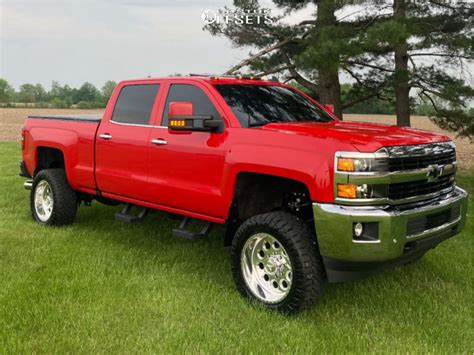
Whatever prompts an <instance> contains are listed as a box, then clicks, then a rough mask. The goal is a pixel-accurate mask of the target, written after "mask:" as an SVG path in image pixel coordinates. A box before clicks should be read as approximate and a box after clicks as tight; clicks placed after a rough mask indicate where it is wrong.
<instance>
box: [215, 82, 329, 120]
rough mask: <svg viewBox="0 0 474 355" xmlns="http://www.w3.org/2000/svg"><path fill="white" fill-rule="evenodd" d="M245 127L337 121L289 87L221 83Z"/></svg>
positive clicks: (233, 110)
mask: <svg viewBox="0 0 474 355" xmlns="http://www.w3.org/2000/svg"><path fill="white" fill-rule="evenodd" d="M214 87H215V88H216V89H217V91H218V92H219V93H220V94H221V95H222V97H223V98H224V100H225V101H226V102H227V104H228V105H229V107H230V108H231V109H232V112H233V113H234V115H235V116H236V117H237V119H238V120H239V122H240V124H241V126H242V127H256V126H262V125H265V124H268V123H275V122H328V121H332V120H333V118H332V117H331V116H330V115H329V114H328V113H326V112H325V111H324V110H322V109H321V108H319V107H318V106H317V105H316V104H314V103H313V102H312V101H311V100H309V99H308V98H306V97H305V96H303V95H301V94H299V93H298V92H297V91H295V90H292V89H290V88H288V87H285V86H277V85H252V84H217V85H214Z"/></svg>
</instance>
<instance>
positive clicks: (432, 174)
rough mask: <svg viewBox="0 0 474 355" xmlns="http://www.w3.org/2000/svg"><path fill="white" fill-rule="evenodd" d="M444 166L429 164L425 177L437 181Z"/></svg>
mask: <svg viewBox="0 0 474 355" xmlns="http://www.w3.org/2000/svg"><path fill="white" fill-rule="evenodd" d="M443 170H444V166H440V165H429V166H428V172H427V173H426V177H427V178H428V182H433V181H437V180H438V178H439V177H440V176H441V175H443Z"/></svg>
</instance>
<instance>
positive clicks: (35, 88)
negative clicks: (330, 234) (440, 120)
mask: <svg viewBox="0 0 474 355" xmlns="http://www.w3.org/2000/svg"><path fill="white" fill-rule="evenodd" d="M174 75H179V74H174ZM116 86H117V83H116V82H115V81H112V80H109V81H107V82H106V83H105V84H104V85H103V86H102V88H100V89H97V88H96V87H95V86H94V85H93V84H91V83H88V82H86V83H84V84H82V85H81V86H80V87H79V88H71V87H70V86H69V85H64V86H61V85H60V84H59V82H57V81H53V83H52V85H51V89H50V90H49V91H47V90H45V88H44V87H43V86H42V85H41V84H23V85H21V86H20V88H19V90H14V89H13V87H12V86H11V85H10V84H9V83H8V81H6V80H5V79H1V78H0V104H1V106H3V107H14V106H18V105H17V103H20V104H34V105H35V107H51V108H80V109H95V108H105V106H106V105H107V102H108V100H109V98H110V96H111V95H112V92H113V90H114V88H115V87H116ZM295 86H299V88H300V89H302V90H305V88H304V87H302V86H300V85H298V83H295ZM353 90H354V88H353V85H352V84H349V83H345V84H341V97H342V100H343V101H345V100H346V98H347V97H348V96H350V95H352V91H353ZM413 106H414V113H416V114H420V115H426V116H427V115H433V114H434V111H433V110H431V108H430V107H429V105H426V103H424V102H414V103H413ZM344 112H345V113H358V114H386V115H393V114H394V113H395V106H394V105H393V103H391V102H387V101H381V100H377V99H376V98H371V99H368V100H366V101H365V102H360V103H358V104H355V105H352V106H351V107H349V108H347V109H345V110H344Z"/></svg>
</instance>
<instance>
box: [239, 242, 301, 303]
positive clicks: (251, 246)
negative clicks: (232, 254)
mask: <svg viewBox="0 0 474 355" xmlns="http://www.w3.org/2000/svg"><path fill="white" fill-rule="evenodd" d="M240 263H241V267H242V275H243V276H244V280H245V283H246V284H247V287H248V288H249V289H250V291H251V292H252V294H253V295H254V296H255V297H256V298H258V299H259V300H261V301H264V302H266V303H278V302H281V301H282V300H283V299H284V298H285V297H286V296H287V295H288V293H289V292H290V289H291V283H292V280H293V272H292V268H291V262H290V258H289V257H288V254H287V252H286V250H285V248H283V246H282V245H281V244H280V242H279V241H278V240H277V239H275V238H274V237H273V236H271V235H270V234H267V233H258V234H254V235H252V236H251V237H250V238H249V239H248V240H247V241H246V243H245V245H244V247H243V249H242V253H241V258H240Z"/></svg>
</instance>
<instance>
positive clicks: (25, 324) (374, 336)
mask: <svg viewBox="0 0 474 355" xmlns="http://www.w3.org/2000/svg"><path fill="white" fill-rule="evenodd" d="M19 159H20V151H19V144H18V143H0V168H1V169H0V352H5V353H18V352H27V353H31V352H36V353H44V352H48V353H50V352H56V353H65V352H72V353H77V352H80V353H89V352H94V353H96V352H107V353H111V352H120V353H128V352H147V353H149V352H165V351H166V352H184V351H192V352H225V353H227V352H233V353H235V352H239V353H240V352H256V353H269V352H271V353H275V352H291V353H294V352H296V353H306V352H313V353H321V352H331V353H339V352H367V351H371V352H396V353H408V352H410V353H421V352H423V353H425V352H431V353H434V352H436V353H439V352H441V353H462V352H464V353H471V354H472V352H473V350H474V344H473V338H474V336H473V322H472V315H473V313H472V310H473V292H472V291H473V288H472V285H473V283H472V282H473V266H472V238H473V230H474V223H473V222H474V221H473V219H472V216H471V217H470V219H469V221H468V224H467V227H466V229H465V231H464V232H463V233H462V234H460V235H458V236H456V237H455V238H454V239H451V240H449V241H447V242H445V243H443V244H442V245H441V246H439V247H438V248H437V249H435V250H433V251H431V252H429V253H428V254H427V255H426V256H425V257H424V258H423V259H422V260H421V261H419V262H416V263H414V264H411V265H408V266H405V267H401V268H397V269H392V270H388V271H386V272H384V273H382V274H380V275H377V276H375V277H372V278H370V279H365V280H361V281H357V282H352V283H346V284H332V285H328V286H327V287H326V289H325V293H324V297H323V298H322V300H321V301H320V302H319V303H318V304H317V305H316V306H315V307H314V308H312V309H311V310H309V311H307V312H305V313H303V314H300V315H298V316H296V317H285V316H282V315H279V314H276V313H271V312H268V311H265V310H264V309H262V308H260V307H258V306H256V305H251V304H249V303H247V302H246V301H245V300H243V299H242V298H241V297H240V296H239V295H238V293H237V292H236V291H235V289H234V285H233V281H232V277H231V274H230V265H229V255H228V250H227V249H225V248H224V247H223V243H222V233H223V231H222V229H215V231H214V232H213V233H212V235H211V236H210V237H209V238H208V239H205V240H201V241H199V242H189V241H185V240H180V239H177V238H174V237H172V236H171V234H170V229H171V227H172V226H175V225H176V224H177V223H178V222H177V221H175V220H172V219H169V218H168V217H167V216H166V215H165V214H163V213H153V214H151V215H150V216H149V217H148V219H147V220H146V221H144V222H143V223H139V224H132V225H129V224H124V223H121V222H117V221H115V220H114V213H115V212H116V211H117V208H111V207H106V206H102V205H100V204H97V203H94V204H93V205H92V207H83V206H81V208H80V210H79V213H78V217H77V221H76V223H75V224H74V225H73V226H70V227H66V228H57V229H55V228H48V227H43V226H39V225H37V224H35V223H33V221H32V219H31V216H30V211H29V203H28V192H26V191H25V190H24V189H23V187H22V184H23V180H22V179H21V178H19V177H18V176H17V172H18V160H19ZM459 175H460V176H459V179H458V181H459V184H460V185H462V186H464V187H466V188H468V189H470V191H471V194H472V192H473V186H472V182H473V181H474V170H471V171H464V172H461V173H460V174H459ZM469 183H471V186H467V185H468V184H469ZM471 196H472V195H471ZM471 205H472V197H471Z"/></svg>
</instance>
